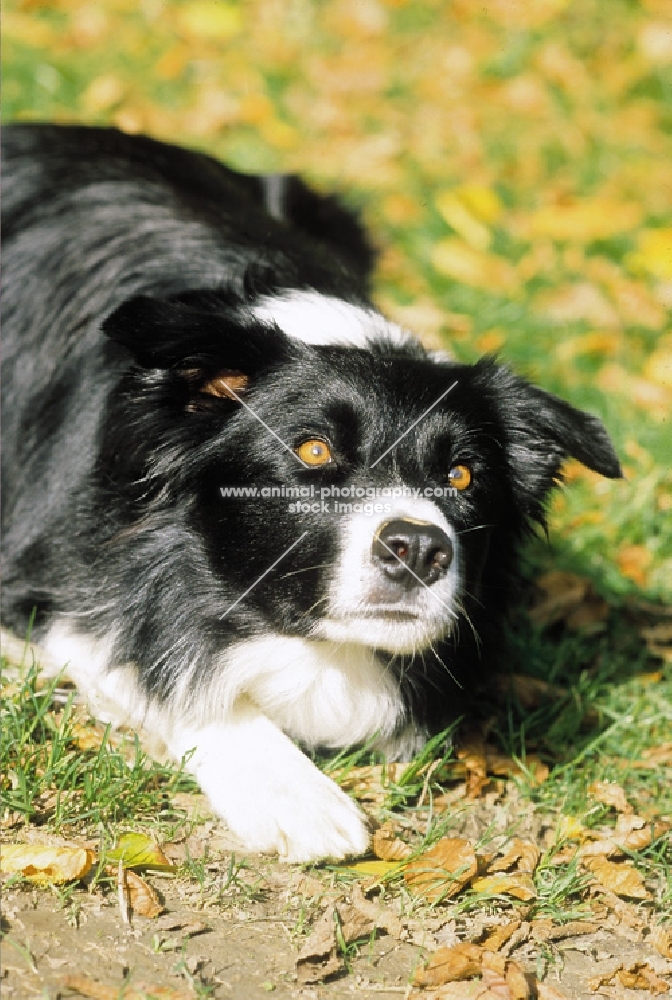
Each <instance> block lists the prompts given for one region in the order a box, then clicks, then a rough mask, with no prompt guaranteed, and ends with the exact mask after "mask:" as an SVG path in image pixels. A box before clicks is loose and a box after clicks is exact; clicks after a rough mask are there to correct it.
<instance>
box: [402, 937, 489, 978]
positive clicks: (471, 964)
mask: <svg viewBox="0 0 672 1000" xmlns="http://www.w3.org/2000/svg"><path fill="white" fill-rule="evenodd" d="M482 955H483V950H482V949H481V948H479V946H478V945H477V944H471V943H470V942H469V941H462V942H460V944H455V945H453V946H452V948H439V950H438V951H435V952H434V954H433V955H432V956H431V958H430V960H429V962H428V964H427V965H426V966H425V967H424V968H422V969H417V970H416V972H415V976H414V978H413V983H414V985H415V986H429V987H432V986H441V985H442V984H443V983H454V982H460V981H461V980H463V979H471V978H472V976H477V975H478V974H479V973H480V971H481V958H482Z"/></svg>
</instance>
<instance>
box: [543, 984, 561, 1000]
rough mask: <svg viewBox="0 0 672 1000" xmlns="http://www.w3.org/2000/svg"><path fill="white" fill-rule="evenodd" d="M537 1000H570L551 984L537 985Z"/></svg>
mask: <svg viewBox="0 0 672 1000" xmlns="http://www.w3.org/2000/svg"><path fill="white" fill-rule="evenodd" d="M537 1000H568V998H567V996H566V994H564V993H561V992H560V990H556V988H555V986H551V984H550V983H537Z"/></svg>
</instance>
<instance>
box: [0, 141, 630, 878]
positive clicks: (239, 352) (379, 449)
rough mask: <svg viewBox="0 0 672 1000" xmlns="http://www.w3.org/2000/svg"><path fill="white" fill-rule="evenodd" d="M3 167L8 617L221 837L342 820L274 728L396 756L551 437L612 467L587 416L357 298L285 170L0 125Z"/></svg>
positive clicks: (560, 450)
mask: <svg viewBox="0 0 672 1000" xmlns="http://www.w3.org/2000/svg"><path fill="white" fill-rule="evenodd" d="M4 186H5V193H4V200H3V213H4V293H3V301H4V344H5V346H4V407H5V416H4V455H3V464H4V474H3V491H4V503H3V535H4V592H3V601H4V604H3V613H4V619H5V622H6V623H7V624H8V625H10V626H11V627H12V628H13V629H14V630H16V631H18V632H19V633H21V632H23V631H25V629H26V628H27V625H28V622H29V621H30V619H31V616H34V620H35V625H34V635H35V637H36V638H37V639H38V640H39V641H41V642H42V643H43V644H44V646H45V647H46V649H47V651H48V652H50V653H51V654H52V655H53V656H54V657H57V658H58V659H59V661H60V662H62V663H64V664H65V663H67V664H68V665H69V669H70V672H71V673H72V675H73V677H74V679H75V680H76V681H77V683H78V684H79V685H80V687H81V689H82V690H83V691H84V693H85V694H86V695H87V696H88V697H89V699H90V702H91V705H92V709H93V711H94V712H96V713H97V714H98V715H99V716H100V717H102V718H105V719H110V720H113V721H114V722H115V723H118V724H127V725H130V726H134V727H141V728H143V729H145V730H146V731H148V732H149V733H153V734H155V735H156V736H158V737H160V739H161V740H162V741H163V743H164V744H165V746H166V747H167V748H168V750H169V752H170V753H172V754H173V755H174V756H175V757H176V758H178V759H180V758H182V757H183V756H186V758H187V759H188V767H189V768H190V769H191V770H192V771H193V773H194V774H195V775H196V777H197V779H198V781H199V782H200V784H201V786H202V788H203V790H204V792H206V793H207V795H208V796H209V797H210V800H211V802H212V805H213V807H214V809H215V810H216V811H217V812H218V813H219V814H220V815H221V816H222V817H224V819H225V820H226V822H227V823H228V824H229V826H230V828H231V829H232V830H233V831H234V832H235V833H236V834H237V835H238V836H239V837H240V838H241V839H242V841H243V842H244V844H245V846H246V848H247V849H249V850H259V851H277V852H278V853H279V854H280V856H281V857H283V858H284V859H287V860H292V861H306V860H309V859H317V858H322V857H327V856H331V857H342V856H344V855H347V854H359V853H361V852H363V851H365V849H366V847H367V843H368V833H367V827H366V823H365V819H364V817H363V816H362V815H361V813H360V812H359V810H358V809H357V807H356V805H355V804H354V803H353V802H352V801H351V800H350V798H348V796H347V795H346V794H345V793H344V792H343V791H341V790H340V789H339V788H338V787H337V786H336V784H334V782H333V781H331V780H330V779H329V778H328V777H326V776H325V775H324V774H322V773H321V772H320V771H319V770H318V769H317V768H316V767H315V766H314V765H313V764H312V763H311V761H310V760H309V759H308V757H307V756H305V754H304V753H303V752H302V750H301V749H300V747H301V746H302V747H305V748H311V747H316V746H320V747H342V746H345V745H350V744H355V743H358V742H362V741H368V740H371V741H373V743H374V745H376V746H378V747H380V748H381V749H382V750H384V752H385V753H387V755H388V757H389V759H394V758H395V757H396V758H402V759H403V758H404V757H408V755H410V754H413V753H414V752H415V751H417V749H418V748H419V747H420V746H422V745H423V742H424V741H425V740H426V739H427V737H428V735H430V734H432V733H436V732H439V731H441V730H442V728H444V727H445V726H447V725H448V724H449V722H450V721H451V720H452V719H454V718H455V716H456V713H457V712H458V711H459V709H458V708H457V706H458V704H459V698H460V694H461V691H463V690H469V689H470V688H471V689H473V686H474V683H475V680H476V677H477V675H478V674H480V673H481V671H482V670H483V669H486V668H487V667H488V666H489V665H490V664H491V663H492V662H493V660H494V659H495V658H496V656H497V654H498V649H499V643H500V641H501V635H500V623H501V622H502V619H503V617H504V615H505V613H506V609H507V604H508V603H509V601H510V596H511V592H512V582H513V580H514V578H515V567H516V551H517V549H518V547H519V545H520V543H521V541H522V540H523V538H524V537H525V535H526V533H527V532H528V530H529V529H530V527H531V526H532V525H533V524H534V523H535V522H543V505H544V499H545V497H546V495H547V493H548V491H549V490H550V489H551V487H552V486H553V485H554V483H556V482H557V480H558V477H559V474H560V468H561V465H562V463H563V460H564V459H565V458H566V457H567V456H574V457H575V458H576V459H578V460H579V461H581V462H582V463H584V464H585V465H586V466H588V467H589V468H590V469H593V470H595V471H597V472H599V473H601V474H602V475H604V476H609V477H617V476H619V475H620V467H619V463H618V459H617V458H616V455H615V453H614V450H613V448H612V446H611V443H610V441H609V438H608V436H607V434H606V432H605V430H604V428H603V426H602V424H601V423H600V421H599V420H597V419H596V418H595V417H593V416H589V415H588V414H586V413H583V412H581V411H579V410H576V409H574V408H573V407H571V406H569V405H568V404H567V403H565V402H562V401H561V400H560V399H558V398H556V397H555V396H552V395H550V394H548V393H547V392H544V391H542V390H540V389H538V388H534V387H533V386H531V385H530V384H528V383H527V382H526V381H524V380H523V379H522V378H519V377H517V376H516V375H515V374H513V373H512V372H510V371H509V370H508V369H507V368H506V367H503V366H502V365H500V364H498V363H496V362H495V360H494V359H492V358H485V359H482V360H481V361H479V362H478V363H476V364H474V365H466V364H459V363H457V362H455V361H452V360H450V359H449V358H448V357H444V356H442V355H434V354H432V353H431V352H427V351H426V350H425V349H424V348H423V347H422V346H421V345H420V343H419V342H418V341H417V340H415V339H414V338H413V337H412V336H411V335H410V334H409V333H407V332H406V331H405V330H402V329H401V328H400V327H398V326H396V325H395V324H394V323H392V322H390V321H388V320H387V319H385V318H384V317H383V316H381V315H380V314H379V313H378V312H377V311H376V310H375V309H374V308H373V306H372V305H371V302H370V300H369V297H368V285H369V278H370V272H371V267H372V262H373V253H372V250H371V247H370V244H369V243H368V240H367V238H366V236H365V234H364V232H363V230H362V229H361V228H360V225H359V223H358V221H357V220H356V218H355V217H354V216H353V215H352V214H351V213H350V212H349V211H348V210H346V209H345V208H343V207H342V206H341V205H340V204H339V203H338V202H337V201H336V200H335V199H334V198H331V197H327V196H323V195H319V194H316V193H314V192H313V191H311V190H310V189H309V188H308V187H306V186H305V185H304V184H303V183H302V181H300V180H299V179H298V178H296V177H293V176H281V175H276V176H266V177H263V176H262V177H252V176H246V175H243V174H239V173H236V172H234V171H231V170H229V169H227V168H226V167H224V166H222V165H221V164H220V163H218V162H217V161H216V160H214V159H211V158H210V157H208V156H205V155H203V154H201V153H197V152H189V151H186V150H183V149H179V148H176V147H174V146H170V145H165V144H163V143H160V142H156V141H153V140H151V139H148V138H143V137H140V136H128V135H123V134H121V133H119V132H117V131H115V130H113V129H96V128H85V127H61V126H51V125H19V126H13V127H8V128H6V129H5V132H4ZM297 744H298V745H297Z"/></svg>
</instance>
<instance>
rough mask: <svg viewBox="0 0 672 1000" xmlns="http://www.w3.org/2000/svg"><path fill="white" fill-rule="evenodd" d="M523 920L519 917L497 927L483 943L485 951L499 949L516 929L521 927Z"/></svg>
mask: <svg viewBox="0 0 672 1000" xmlns="http://www.w3.org/2000/svg"><path fill="white" fill-rule="evenodd" d="M521 923H522V921H521V920H520V919H519V918H516V919H515V920H510V921H509V922H508V923H506V924H502V925H501V926H500V927H495V929H494V931H492V933H491V934H488V936H487V938H486V939H485V941H484V942H483V944H482V945H481V947H482V948H483V950H484V951H499V949H500V948H501V947H502V945H504V944H506V942H507V941H508V940H509V938H510V937H511V935H512V934H513V933H514V931H517V930H518V928H519V927H520V925H521Z"/></svg>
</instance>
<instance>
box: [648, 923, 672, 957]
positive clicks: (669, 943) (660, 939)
mask: <svg viewBox="0 0 672 1000" xmlns="http://www.w3.org/2000/svg"><path fill="white" fill-rule="evenodd" d="M649 941H650V942H651V944H652V945H653V947H654V948H655V949H656V951H657V952H658V953H659V954H660V955H662V956H663V958H672V925H670V924H653V926H652V927H651V935H650V937H649Z"/></svg>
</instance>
